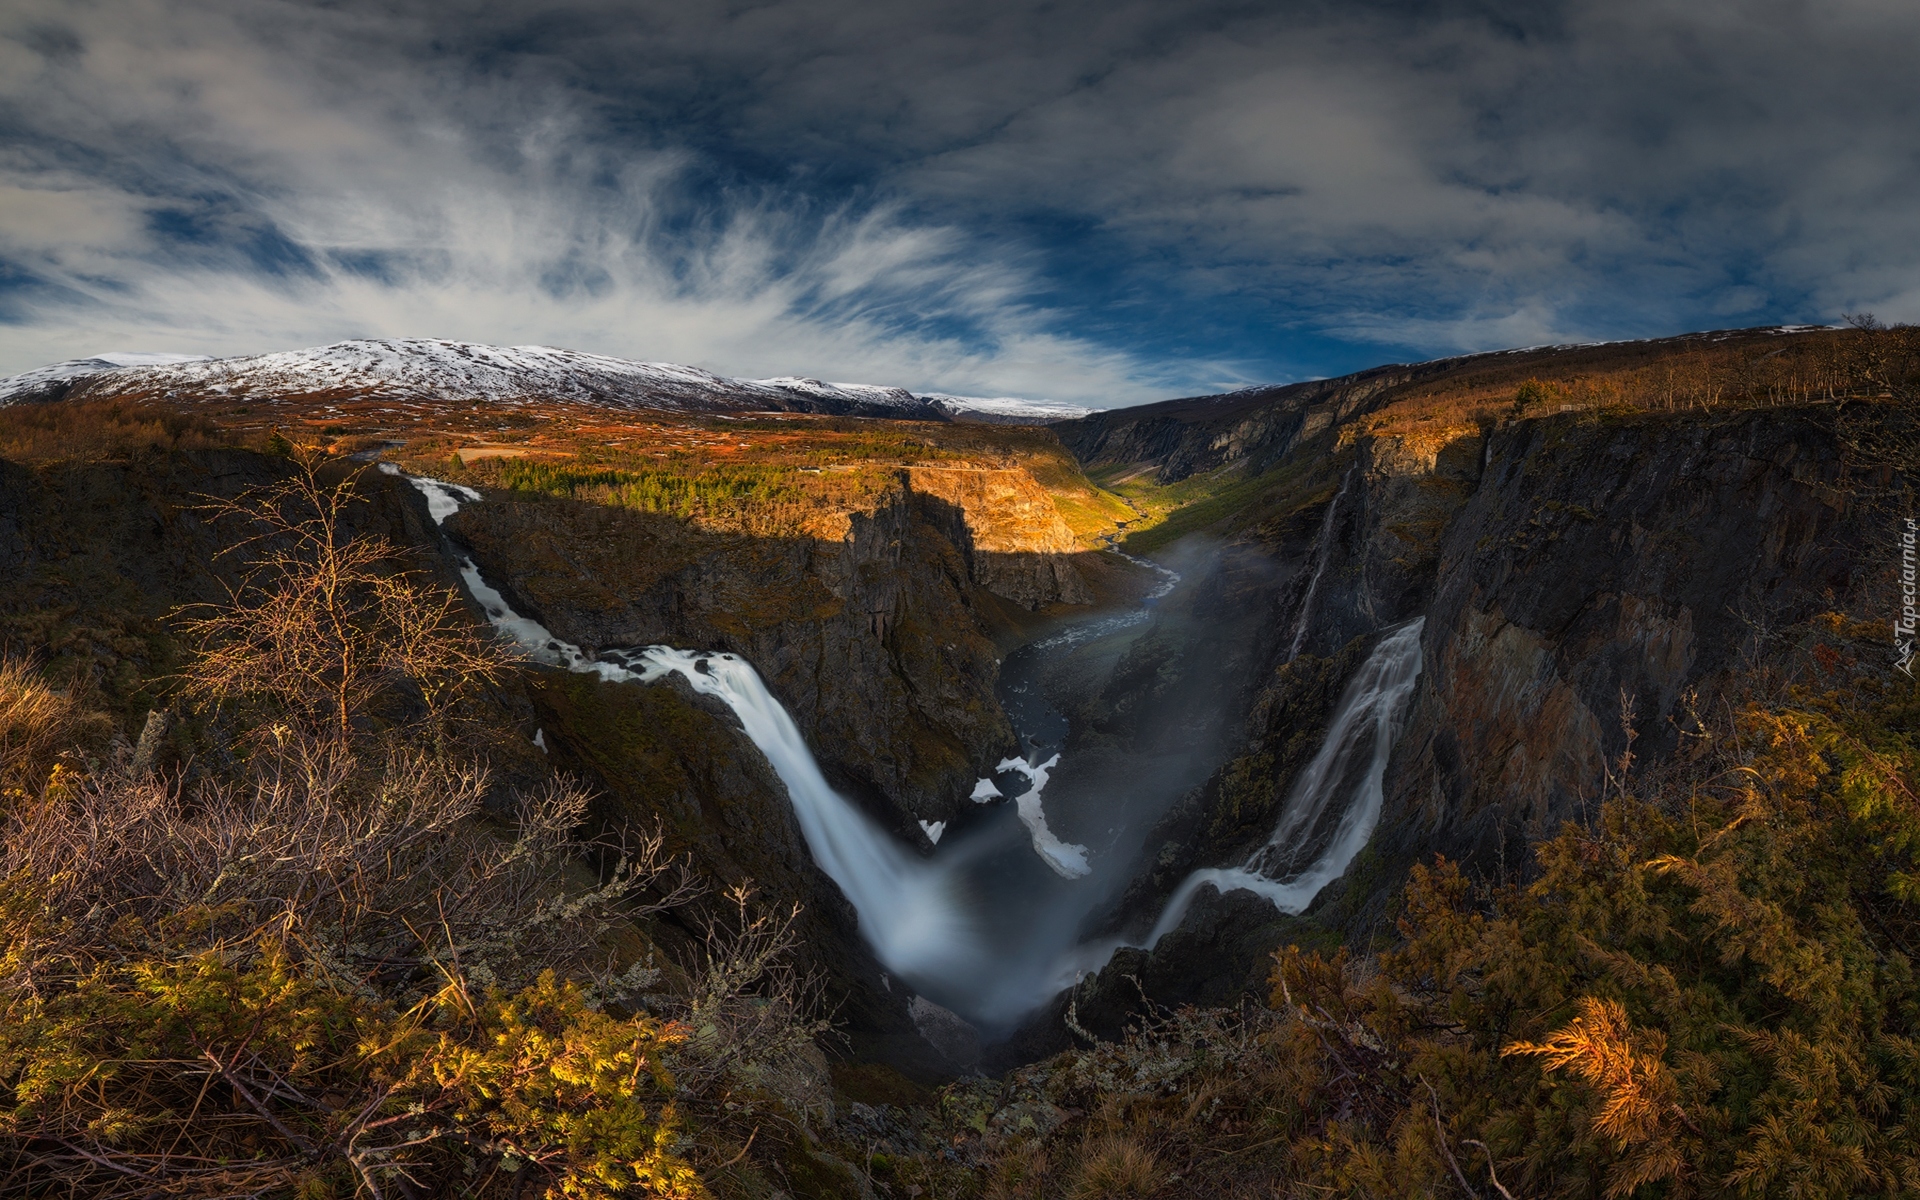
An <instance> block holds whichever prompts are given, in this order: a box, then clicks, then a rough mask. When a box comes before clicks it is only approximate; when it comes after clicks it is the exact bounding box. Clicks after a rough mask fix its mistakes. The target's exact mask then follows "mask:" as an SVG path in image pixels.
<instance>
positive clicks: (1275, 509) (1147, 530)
mask: <svg viewBox="0 0 1920 1200" xmlns="http://www.w3.org/2000/svg"><path fill="white" fill-rule="evenodd" d="M1318 457H1319V456H1317V455H1315V454H1312V453H1310V452H1309V453H1300V454H1295V455H1291V456H1289V458H1288V460H1287V461H1286V462H1285V463H1283V464H1281V465H1280V466H1277V467H1272V468H1270V469H1268V470H1266V471H1262V472H1260V473H1259V474H1257V475H1248V474H1246V472H1245V470H1244V469H1243V468H1241V467H1240V466H1238V465H1230V466H1225V467H1221V468H1218V469H1217V470H1213V471H1208V472H1205V473H1204V474H1200V475H1190V476H1188V477H1187V478H1185V479H1182V480H1180V481H1178V482H1177V483H1171V484H1162V483H1157V482H1155V481H1154V480H1153V479H1152V478H1151V477H1149V476H1148V475H1146V474H1145V473H1142V472H1139V471H1137V470H1134V471H1129V470H1128V469H1127V468H1124V467H1105V468H1099V469H1096V470H1095V471H1093V472H1092V473H1091V477H1092V478H1093V479H1094V481H1095V482H1096V483H1098V484H1099V485H1100V486H1101V487H1104V488H1106V489H1107V490H1108V491H1110V492H1112V493H1113V494H1114V495H1117V496H1120V497H1122V498H1124V499H1125V500H1127V501H1129V502H1131V503H1132V505H1133V506H1134V508H1135V510H1136V513H1137V514H1138V513H1144V514H1145V515H1144V517H1140V518H1139V519H1138V520H1137V521H1135V522H1134V523H1133V524H1132V525H1131V526H1129V528H1128V532H1127V536H1126V539H1125V541H1123V542H1122V543H1121V545H1122V546H1123V547H1124V548H1125V549H1126V550H1127V551H1128V552H1129V553H1132V554H1151V553H1153V552H1154V551H1155V550H1159V549H1162V548H1164V547H1166V546H1169V545H1171V544H1173V543H1174V542H1176V541H1178V540H1179V539H1181V538H1183V537H1186V536H1187V535H1189V534H1193V533H1210V534H1213V535H1215V536H1221V537H1225V536H1231V535H1232V534H1234V533H1238V532H1240V531H1241V530H1243V529H1247V528H1250V527H1253V526H1255V525H1259V524H1262V523H1264V522H1267V521H1271V520H1274V519H1275V518H1277V517H1284V516H1287V515H1290V514H1292V513H1294V512H1297V511H1299V510H1300V509H1301V508H1303V507H1306V506H1311V505H1314V504H1318V503H1324V502H1325V501H1326V500H1328V499H1331V497H1332V494H1333V493H1332V486H1333V485H1332V484H1330V483H1329V482H1328V480H1330V479H1334V478H1337V474H1338V470H1337V468H1338V466H1339V465H1340V464H1336V463H1332V462H1330V461H1326V462H1322V461H1318ZM1127 476H1131V477H1130V478H1129V477H1127Z"/></svg>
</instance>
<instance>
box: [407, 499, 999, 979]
mask: <svg viewBox="0 0 1920 1200" xmlns="http://www.w3.org/2000/svg"><path fill="white" fill-rule="evenodd" d="M381 468H382V469H383V470H386V471H387V472H388V473H389V474H394V475H398V474H400V471H399V469H398V468H395V467H392V465H391V464H388V463H382V464H381ZM406 478H407V481H408V482H409V483H411V484H412V485H413V486H414V487H415V488H416V489H418V490H419V491H420V492H421V494H422V495H424V496H425V497H426V498H427V511H428V513H429V515H431V516H432V517H433V520H434V523H435V524H436V525H439V524H444V523H445V521H446V519H447V518H448V517H450V516H452V515H453V514H454V513H455V512H457V511H459V508H460V505H461V504H462V503H463V502H470V501H475V500H478V499H480V493H478V492H476V491H474V490H473V489H472V488H468V487H462V486H461V485H459V484H453V483H446V482H444V481H442V480H438V479H429V478H426V477H425V476H407V477H406ZM460 574H461V577H462V578H463V579H465V580H466V583H467V587H468V588H469V589H470V590H471V591H472V593H473V597H474V599H475V600H477V601H478V602H479V603H480V606H481V608H482V609H484V610H485V612H486V614H487V620H488V621H489V622H491V623H492V625H493V626H494V628H496V629H498V630H499V631H500V632H501V633H503V634H505V635H507V636H508V637H509V638H511V639H513V641H514V642H515V643H516V644H517V645H519V646H520V647H522V648H523V649H524V650H526V652H527V653H528V654H529V655H530V656H531V657H533V658H534V659H535V660H537V661H539V662H543V663H547V664H549V665H552V666H558V667H565V668H566V669H567V670H569V671H577V672H580V673H582V674H590V675H597V676H599V677H600V678H602V679H605V680H608V681H611V682H623V681H627V682H635V683H654V682H656V681H658V680H660V679H662V678H664V677H665V676H666V675H667V674H668V673H673V674H677V675H679V676H681V677H682V678H684V679H685V680H686V681H687V682H688V683H689V684H691V685H692V687H693V689H694V691H696V692H698V693H700V694H701V695H704V696H713V697H715V698H717V699H719V700H721V701H723V702H724V703H725V704H726V705H727V707H728V708H730V709H732V710H733V713H734V715H735V716H736V717H738V718H739V719H740V725H741V728H742V729H743V730H744V731H745V732H746V735H747V737H748V738H749V739H750V740H751V741H752V742H753V744H754V745H755V746H757V747H759V749H760V752H761V753H762V754H764V755H765V756H766V758H767V762H768V763H769V764H771V765H772V767H773V769H774V773H775V774H777V775H778V776H779V777H780V782H782V783H783V784H785V785H786V787H787V794H788V796H789V797H790V799H791V800H792V802H793V811H794V816H795V817H796V818H797V820H798V821H799V824H800V833H801V836H802V837H804V838H805V839H806V843H807V849H808V851H809V852H811V854H812V855H813V861H814V862H815V863H817V864H818V865H819V867H820V869H821V870H823V871H825V872H826V873H827V877H828V878H830V879H832V880H833V881H834V882H835V883H836V884H838V885H839V886H840V890H841V891H842V892H843V893H845V894H846V897H847V899H848V900H849V901H851V902H852V903H853V907H854V911H855V912H857V913H858V914H859V915H860V931H861V933H862V934H863V935H864V936H865V937H866V938H867V941H868V942H869V943H870V944H871V945H872V946H873V950H874V953H875V954H876V955H877V956H878V957H879V959H880V961H881V962H882V963H884V964H885V965H886V966H887V967H888V968H890V969H891V970H893V971H896V972H899V973H900V974H903V975H915V974H927V973H930V972H938V971H952V970H955V969H956V968H957V969H960V970H976V969H978V967H979V965H980V964H981V963H983V962H984V959H985V953H984V948H983V947H982V946H981V945H980V944H979V938H978V936H977V934H976V933H975V932H974V931H973V930H972V929H971V928H970V927H969V926H968V924H967V922H966V920H965V917H964V915H963V913H964V910H963V906H962V905H961V903H960V900H959V898H958V896H957V895H956V894H955V888H954V883H953V879H952V876H951V873H950V872H949V871H947V870H946V869H945V868H943V867H941V866H939V865H937V864H934V863H929V862H927V861H926V860H924V859H922V858H920V857H919V856H918V855H916V854H914V853H912V852H911V851H910V850H908V849H907V848H906V847H904V846H902V845H901V844H900V843H899V842H898V841H896V840H895V839H894V838H892V837H891V836H889V835H888V834H887V832H886V830H884V829H882V828H881V827H880V826H879V824H878V823H877V822H875V821H874V820H873V819H872V818H871V817H869V816H867V815H866V814H865V813H863V812H861V811H860V810H859V809H858V808H856V807H854V805H853V803H852V802H851V801H849V800H848V799H847V798H846V797H845V796H842V795H841V794H840V793H839V792H837V791H835V790H834V789H833V787H832V785H830V784H828V782H827V780H826V777H825V776H823V775H822V774H821V773H820V766H819V764H818V763H817V762H815V761H814V757H813V752H812V751H811V750H809V749H808V748H807V743H806V739H805V738H803V737H802V736H801V735H800V730H799V728H798V727H797V726H795V725H794V723H793V718H792V717H790V716H788V715H787V710H786V709H785V708H783V707H782V706H781V704H780V702H779V701H778V700H776V699H775V698H774V696H773V694H772V693H771V692H769V691H768V690H767V686H766V684H765V683H764V682H763V681H762V680H761V678H760V676H759V674H758V672H756V671H755V670H754V669H753V667H752V666H751V665H749V664H748V663H747V662H746V660H744V659H742V658H740V657H739V656H738V655H734V654H707V653H701V652H698V651H692V650H676V649H674V648H672V647H671V646H646V647H641V648H636V649H629V650H609V651H607V657H604V658H599V659H593V658H588V657H587V655H586V654H585V653H583V652H582V651H581V649H580V648H579V647H578V646H575V645H573V644H571V643H569V642H563V641H561V640H560V639H559V638H557V637H555V636H554V635H553V634H552V632H551V631H549V630H548V629H547V628H546V626H544V625H542V624H540V623H539V622H538V621H535V620H533V619H532V618H530V617H523V616H521V615H520V614H519V613H516V612H515V611H513V608H512V606H511V605H509V604H508V603H507V602H506V600H505V599H504V598H503V597H502V596H501V595H500V592H499V591H498V590H497V589H495V588H493V587H492V586H490V585H489V584H488V583H487V582H486V580H484V579H483V578H481V576H480V572H479V570H478V568H476V567H475V566H474V564H473V560H472V559H470V558H467V557H465V556H464V555H463V556H462V557H461V559H460Z"/></svg>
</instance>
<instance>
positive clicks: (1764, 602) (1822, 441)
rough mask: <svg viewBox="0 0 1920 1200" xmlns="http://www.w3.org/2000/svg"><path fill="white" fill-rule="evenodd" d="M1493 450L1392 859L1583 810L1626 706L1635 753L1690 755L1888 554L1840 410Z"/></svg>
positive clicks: (1577, 431) (1626, 424) (1684, 423)
mask: <svg viewBox="0 0 1920 1200" xmlns="http://www.w3.org/2000/svg"><path fill="white" fill-rule="evenodd" d="M1488 456H1489V460H1490V464H1491V465H1490V466H1489V467H1488V470H1487V473H1486V476H1485V478H1484V479H1483V480H1482V482H1481V485H1480V487H1479V488H1478V489H1477V490H1476V491H1475V493H1474V494H1473V496H1472V498H1471V499H1470V500H1469V501H1468V503H1467V504H1466V506H1465V507H1464V508H1463V509H1462V510H1461V512H1460V514H1459V516H1458V517H1457V518H1456V519H1455V520H1454V521H1453V522H1452V524H1451V527H1450V528H1449V530H1448V532H1447V535H1446V538H1445V541H1444V543H1443V545H1442V548H1441V550H1440V555H1439V564H1438V569H1437V571H1436V573H1435V581H1434V586H1433V599H1432V601H1431V604H1430V607H1429V614H1428V622H1427V627H1426V631H1425V656H1426V674H1425V676H1424V677H1423V679H1422V681H1421V686H1420V689H1419V691H1418V693H1417V694H1416V698H1415V701H1414V707H1413V711H1412V715H1411V718H1410V721H1409V724H1408V728H1407V732H1406V734H1405V735H1404V736H1403V738H1402V740H1401V743H1400V749H1399V751H1398V754H1397V756H1396V760H1397V761H1396V769H1395V772H1394V776H1393V777H1394V778H1395V779H1397V780H1398V786H1397V787H1396V788H1394V789H1393V791H1392V792H1391V793H1390V795H1389V805H1388V810H1387V813H1386V814H1385V815H1384V816H1383V819H1382V824H1381V831H1382V841H1383V844H1384V846H1385V848H1386V849H1388V850H1389V851H1390V852H1400V853H1409V852H1413V851H1415V850H1416V849H1419V850H1427V849H1440V850H1444V851H1446V852H1448V853H1451V854H1455V855H1460V856H1466V857H1469V858H1475V857H1477V858H1478V859H1479V860H1483V861H1484V860H1486V859H1487V858H1488V856H1489V855H1491V854H1495V853H1497V852H1499V850H1500V849H1501V843H1502V842H1508V843H1512V842H1516V841H1518V840H1520V839H1522V838H1524V837H1535V836H1539V835H1540V834H1542V833H1547V832H1551V831H1552V830H1553V829H1555V828H1557V827H1558V826H1559V824H1560V823H1561V822H1562V821H1564V820H1568V819H1579V818H1581V817H1582V816H1584V815H1585V814H1586V813H1587V812H1589V811H1591V808H1592V807H1594V806H1596V802H1597V800H1598V798H1599V794H1600V790H1601V787H1602V785H1603V780H1604V777H1605V764H1606V763H1607V762H1609V761H1611V760H1612V759H1614V758H1616V757H1617V756H1618V755H1619V754H1620V752H1621V751H1622V750H1623V749H1625V746H1626V734H1625V732H1624V730H1623V724H1622V722H1623V718H1624V717H1625V715H1626V712H1625V710H1623V705H1624V706H1626V707H1627V708H1628V709H1630V711H1631V718H1632V719H1631V727H1632V729H1633V731H1634V733H1635V735H1636V739H1637V740H1636V742H1635V745H1634V751H1635V753H1636V754H1639V755H1642V756H1653V757H1658V756H1662V755H1664V754H1667V753H1669V752H1671V751H1672V749H1673V748H1674V746H1675V744H1676V742H1677V741H1678V739H1679V738H1680V737H1681V736H1683V731H1685V730H1688V729H1690V728H1692V727H1693V724H1692V723H1693V717H1692V713H1691V711H1690V707H1692V708H1699V709H1702V710H1704V708H1705V707H1707V706H1709V705H1710V704H1711V701H1712V698H1713V695H1714V691H1715V688H1716V685H1717V683H1718V682H1719V681H1720V680H1721V679H1723V678H1724V676H1725V674H1726V673H1727V672H1728V671H1730V670H1732V669H1734V668H1736V667H1737V666H1739V665H1741V663H1742V662H1743V661H1744V662H1759V661H1763V660H1764V659H1765V658H1766V657H1767V656H1768V655H1769V654H1770V653H1771V652H1772V648H1771V647H1770V646H1769V645H1768V644H1767V641H1766V631H1767V630H1768V629H1769V628H1774V627H1780V626H1788V625H1793V624H1797V623H1800V622H1804V621H1806V620H1808V619H1809V618H1810V617H1812V616H1814V615H1816V614H1818V613H1820V612H1823V611H1827V610H1830V609H1832V608H1834V607H1836V606H1838V605H1841V604H1844V603H1845V601H1846V600H1847V599H1849V598H1850V597H1853V596H1856V595H1857V594H1858V592H1859V590H1860V588H1861V587H1863V586H1865V583H1866V581H1867V578H1868V576H1869V575H1870V573H1871V570H1872V566H1873V563H1874V555H1873V553H1872V545H1873V538H1874V536H1875V533H1876V531H1875V530H1874V529H1873V528H1871V527H1870V522H1869V521H1868V519H1867V518H1866V516H1865V514H1864V513H1863V511H1862V510H1861V509H1860V506H1859V505H1857V504H1855V503H1853V502H1852V501H1851V500H1850V496H1851V495H1852V494H1853V493H1854V492H1856V491H1857V490H1859V489H1860V487H1861V485H1862V484H1863V483H1864V482H1866V481H1864V480H1863V479H1861V478H1859V477H1858V476H1850V475H1849V472H1848V470H1847V468H1846V466H1845V464H1844V462H1843V456H1842V453H1841V447H1840V444H1839V442H1838V440H1837V439H1836V436H1835V432H1834V422H1833V416H1832V413H1831V411H1830V410H1824V409H1816V410H1800V411H1794V410H1784V411H1758V412H1748V413H1742V414H1734V415H1729V416H1724V417H1708V416H1697V417H1691V418H1688V419H1685V420H1676V419H1672V418H1654V417H1642V418H1631V419H1622V420H1616V421H1605V422H1600V423H1576V422H1574V421H1572V420H1570V419H1568V420H1559V419H1555V420H1547V421H1538V422H1526V423H1522V424H1520V425H1516V426H1513V427H1510V428H1508V429H1505V430H1502V431H1500V432H1498V433H1496V434H1495V435H1494V437H1493V439H1492V442H1491V444H1490V446H1489V447H1488ZM1513 848H1514V847H1513V846H1511V845H1509V846H1507V847H1506V849H1507V851H1508V853H1511V852H1512V851H1513Z"/></svg>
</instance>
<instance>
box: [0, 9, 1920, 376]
mask: <svg viewBox="0 0 1920 1200" xmlns="http://www.w3.org/2000/svg"><path fill="white" fill-rule="evenodd" d="M1917 39H1920V9H1915V8H1914V7H1913V6H1912V5H1910V4H1906V3H1896V2H1894V0H1886V2H1884V3H1870V2H1868V0H1831V2H1829V3H1824V4H1806V3H1803V2H1795V0H1751V2H1746V3H1733V2H1730V0H1720V2H1718V3H1716V2H1714V0H1697V2H1694V3H1685V4H1682V3H1677V2H1676V3H1654V2H1651V0H1608V2H1601V0H1565V2H1562V3H1545V4H1541V3H1520V2H1519V0H1513V2H1511V3H1496V2H1488V3H1477V4H1475V3H1433V4H1423V5H1412V4H1363V3H1342V4H1334V3H1331V2H1329V3H1324V4H1319V3H1303V4H1292V5H1286V4H1281V5H1275V4H1263V5H1245V4H1227V3H1219V4H1205V3H1200V4H1185V5H1165V4H1145V3H1136V4H1125V3H1121V4H1113V3H1094V2H1092V0H1081V2H1078V3H1074V2H1069V3H1062V4H1054V5H1047V6H1034V5H1030V4H1020V3H992V2H990V0H968V2H966V3H960V2H957V0H956V2H954V3H934V2H928V3H922V4H915V5H896V4H879V3H873V2H872V0H863V2H858V3H856V2H853V0H772V2H767V3H756V4H746V3H716V4H700V5H690V4H684V3H666V2H664V0H660V2H642V3H633V2H630V0H620V2H613V0H607V2H605V3H572V4H558V5H543V6H529V5H526V4H514V5H507V4H489V3H478V4H472V3H470V4H457V3H432V4H426V3H420V4H416V5H407V4H398V5H396V4H391V3H378V4H375V3H365V4H356V3H353V2H351V0H348V2H347V3H341V4H327V5H318V4H312V5H309V4H291V3H275V2H269V0H238V2H232V3H223V4H214V3H195V2H192V0H106V2H99V3H86V2H84V0H81V2H78V3H76V2H53V0H15V3H13V4H10V5H9V6H8V7H7V10H6V12H5V13H4V14H3V15H0V137H4V141H3V142H0V371H7V370H19V369H25V368H27V367H30V366H34V365H38V364H40V363H42V362H45V361H48V360H51V359H56V358H61V357H69V356H77V355H81V354H89V353H94V352H97V351H101V350H109V349H149V350H176V351H197V352H202V353H235V352H250V351H258V350H265V349H276V348H286V347H291V346H297V345H311V344H315V343H318V342H322V341H326V340H331V339H335V338H340V337H348V336H355V335H370V334H382V335H421V336H447V337H461V338H469V339H475V340H485V341H497V342H508V343H514V342H520V343H525V342H541V343H550V344H558V345H565V346H573V347H577V348H580V349H586V350H594V351H600V352H605V353H613V354H621V355H627V356H633V357H642V358H654V359H668V360H677V361H686V362H692V363H696V364H698V365H701V366H706V367H710V368H712V369H715V370H720V371H724V372H727V373H731V374H747V375H768V374H788V373H798V374H811V375H817V376H822V377H829V378H837V379H856V380H864V381H871V382H879V383H898V384H903V385H905V386H909V387H918V388H922V389H930V390H943V391H949V392H961V393H966V392H973V393H980V394H993V395H1000V394H1014V395H1027V396H1034V397H1053V398H1057V399H1069V400H1091V401H1096V402H1107V403H1113V402H1129V401H1135V400H1140V399H1145V398H1150V397H1153V396H1159V395H1166V394H1169V393H1173V392H1180V391H1199V390H1207V389H1212V388H1217V387H1229V386H1236V385H1239V384H1243V383H1247V382H1253V381H1256V380H1262V379H1272V378H1284V377H1292V376H1298V375H1309V374H1326V373H1331V372H1333V371H1337V370H1346V369H1351V368H1353V367H1357V366H1361V365H1365V364H1366V363H1368V362H1372V361H1376V360H1378V359H1380V358H1383V357H1412V356H1424V355H1431V354H1438V353H1450V352H1455V351H1459V350H1467V349H1480V348H1487V347H1492V346H1501V345H1512V344H1527V343H1535V342H1542V341H1555V340H1573V339H1585V338H1592V337H1624V336H1644V335H1652V334H1660V333H1667V332H1676V331H1679V330H1681V329H1686V328H1703V327H1713V326H1727V325H1737V324H1755V323H1762V322H1767V321H1803V320H1824V319H1833V318H1836V317H1837V316H1838V314H1839V313H1841V312H1842V311H1853V310H1858V309H1862V308H1866V309H1873V310H1875V311H1877V312H1879V314H1880V315H1881V316H1882V317H1883V318H1905V319H1920V237H1916V234H1920V205H1916V204H1915V203H1914V201H1913V197H1914V196H1915V195H1916V189H1917V188H1920V161H1916V158H1915V156H1914V154H1913V152H1912V129H1913V128H1914V124H1915V118H1916V116H1920V83H1917V82H1916V80H1915V77H1914V73H1913V72H1911V70H1910V69H1909V67H1908V64H1907V63H1906V61H1905V51H1906V48H1908V47H1910V46H1912V45H1914V44H1916V40H1917Z"/></svg>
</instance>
